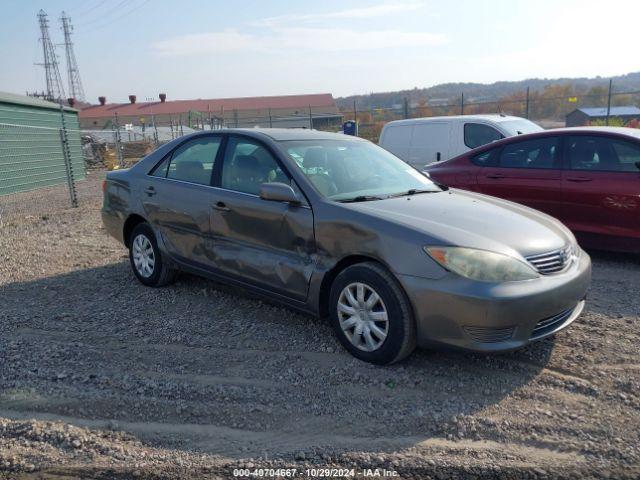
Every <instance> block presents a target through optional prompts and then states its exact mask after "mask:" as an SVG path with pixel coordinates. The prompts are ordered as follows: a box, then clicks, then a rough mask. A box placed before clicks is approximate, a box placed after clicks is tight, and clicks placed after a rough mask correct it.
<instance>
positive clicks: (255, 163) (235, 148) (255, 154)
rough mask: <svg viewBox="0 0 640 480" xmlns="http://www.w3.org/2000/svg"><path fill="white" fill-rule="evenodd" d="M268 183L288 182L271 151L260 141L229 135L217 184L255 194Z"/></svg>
mask: <svg viewBox="0 0 640 480" xmlns="http://www.w3.org/2000/svg"><path fill="white" fill-rule="evenodd" d="M267 182H282V183H287V184H291V182H290V179H289V177H288V175H287V174H286V173H285V172H284V171H283V170H282V169H281V168H280V166H279V165H278V162H276V160H275V159H274V158H273V156H272V155H271V153H269V151H268V150H267V149H266V148H265V147H264V146H263V145H261V144H260V143H258V142H255V141H253V140H249V139H246V138H241V137H230V138H229V141H228V143H227V149H226V151H225V155H224V160H223V163H222V178H221V182H220V186H221V187H222V188H226V189H229V190H235V191H237V192H243V193H251V194H253V195H258V194H259V193H260V185H262V184H263V183H267Z"/></svg>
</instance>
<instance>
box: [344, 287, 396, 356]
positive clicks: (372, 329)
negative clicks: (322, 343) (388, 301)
mask: <svg viewBox="0 0 640 480" xmlns="http://www.w3.org/2000/svg"><path fill="white" fill-rule="evenodd" d="M338 320H339V321H340V327H341V328H342V331H343V332H344V334H345V335H346V336H347V338H348V339H349V341H350V342H351V343H352V344H353V345H354V346H355V347H357V348H359V349H360V350H364V351H365V352H373V351H374V350H377V349H379V348H380V347H381V346H382V344H383V343H384V341H385V339H386V338H387V334H388V333H389V316H388V315H387V308H386V307H385V305H384V302H383V301H382V298H380V296H379V295H378V294H377V293H376V291H375V290H374V289H373V288H371V287H370V286H369V285H366V284H364V283H360V282H357V283H350V284H349V285H347V286H346V287H344V289H343V290H342V293H340V298H338Z"/></svg>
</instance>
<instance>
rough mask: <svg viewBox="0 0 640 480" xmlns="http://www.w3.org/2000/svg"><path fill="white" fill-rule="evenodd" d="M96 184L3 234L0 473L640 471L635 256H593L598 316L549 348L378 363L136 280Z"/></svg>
mask: <svg viewBox="0 0 640 480" xmlns="http://www.w3.org/2000/svg"><path fill="white" fill-rule="evenodd" d="M99 180H100V178H99V175H97V176H94V178H93V180H89V181H87V183H86V185H84V186H83V188H85V189H86V190H87V191H94V192H95V195H93V196H87V198H86V199H84V200H83V202H82V203H81V206H80V208H78V209H68V208H66V207H61V208H58V209H57V210H52V211H49V212H47V213H46V214H38V215H36V214H31V215H15V216H13V217H11V218H5V221H4V222H3V224H2V226H1V227H0V326H1V327H2V334H1V335H0V358H1V362H0V477H2V476H5V477H8V478H28V477H37V478H52V479H53V478H55V479H62V478H65V479H66V478H76V477H83V478H203V477H206V478H230V477H233V469H234V468H238V467H240V468H260V467H264V468H266V467H271V468H297V469H298V472H303V473H304V472H305V469H306V468H311V467H336V468H337V467H343V468H355V469H356V471H355V473H356V474H358V473H359V472H362V469H363V468H379V469H386V470H389V471H394V472H396V473H397V474H398V475H399V476H400V477H402V478H438V479H442V478H468V479H472V478H514V479H522V478H603V477H605V478H607V477H608V478H616V479H617V478H638V476H640V439H639V433H638V432H639V431H640V395H639V394H638V392H639V387H640V363H639V361H638V340H639V337H640V324H639V322H638V318H639V316H640V304H639V303H638V300H637V299H638V291H639V290H640V259H639V258H638V257H637V256H635V257H634V256H628V255H614V254H603V253H595V252H592V255H593V259H594V280H593V287H592V291H591V293H590V299H589V302H588V307H587V309H586V311H585V313H584V314H583V315H582V316H581V318H579V319H578V320H577V321H576V322H575V323H574V324H573V326H572V327H570V328H569V329H567V330H565V331H564V332H562V333H560V334H558V335H557V336H556V337H555V338H552V339H547V340H544V341H541V342H538V343H535V344H533V345H531V346H529V347H528V348H526V349H523V350H520V351H518V352H515V353H511V354H506V355H497V356H485V355H472V354H466V353H451V352H435V351H419V352H416V353H415V354H414V355H412V356H411V357H410V358H409V359H408V360H407V361H405V362H403V363H401V364H399V365H394V366H391V367H376V366H372V365H368V364H365V363H362V362H359V361H357V360H355V359H353V358H352V357H351V356H349V355H348V354H347V353H346V352H345V351H344V350H343V349H342V348H341V347H340V346H339V344H338V343H337V341H336V339H335V338H334V337H333V335H332V333H331V330H330V327H329V325H328V324H327V323H326V322H324V321H322V320H318V319H315V318H311V317H308V316H305V315H301V314H298V313H296V312H293V311H291V310H288V309H286V308H282V307H279V306H276V305H271V304H268V303H264V302H262V301H260V300H257V299H255V298H253V297H251V296H250V295H249V294H246V293H243V292H239V291H237V290H232V289H229V288H227V287H224V286H222V285H218V284H216V283H213V282H210V281H207V280H203V279H200V278H197V277H192V276H182V277H180V280H179V281H178V283H177V284H176V285H173V286H171V287H168V288H163V289H150V288H145V287H143V286H142V285H140V284H139V283H138V282H136V281H135V279H134V276H133V274H132V273H131V271H130V269H129V265H128V261H127V258H126V252H125V250H124V248H123V247H122V246H121V245H119V244H118V243H117V242H116V241H115V240H113V239H111V238H110V237H108V236H107V235H106V234H105V232H104V230H103V229H102V225H101V221H100V218H99V207H100V201H101V200H100V192H99ZM380 471H381V470H380ZM365 473H366V472H365Z"/></svg>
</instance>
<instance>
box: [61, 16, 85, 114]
mask: <svg viewBox="0 0 640 480" xmlns="http://www.w3.org/2000/svg"><path fill="white" fill-rule="evenodd" d="M60 22H61V23H62V32H63V33H64V50H65V52H66V54H67V78H68V81H69V95H70V96H71V98H75V99H76V100H78V101H80V102H84V101H85V97H84V89H83V88H82V81H81V80H80V71H79V70H78V63H77V62H76V54H75V53H74V52H73V42H72V41H71V32H72V31H73V26H72V25H71V18H70V17H68V16H67V14H66V13H64V12H62V15H61V16H60Z"/></svg>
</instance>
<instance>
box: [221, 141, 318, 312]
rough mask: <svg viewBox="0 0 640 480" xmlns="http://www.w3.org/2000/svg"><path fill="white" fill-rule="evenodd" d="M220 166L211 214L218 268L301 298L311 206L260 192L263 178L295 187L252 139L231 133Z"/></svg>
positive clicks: (308, 264) (307, 273)
mask: <svg viewBox="0 0 640 480" xmlns="http://www.w3.org/2000/svg"><path fill="white" fill-rule="evenodd" d="M219 170H220V177H219V179H216V180H217V181H219V188H217V189H216V190H218V191H219V195H218V200H217V202H216V204H215V205H214V209H213V213H212V218H211V233H212V239H213V244H214V251H215V264H216V266H217V268H219V269H220V270H222V271H223V272H224V273H226V274H228V275H230V276H232V277H235V278H237V279H240V280H242V281H246V282H249V283H251V284H253V285H256V286H258V287H261V288H264V289H267V290H271V291H275V292H276V293H281V294H284V295H286V296H288V297H291V298H295V299H297V300H305V299H306V297H307V290H308V286H309V280H310V278H311V272H312V270H313V264H312V258H311V255H312V253H313V252H314V245H315V242H314V233H313V213H312V211H311V208H310V207H309V206H308V205H307V204H306V203H303V204H302V205H298V206H295V205H291V204H289V203H284V202H273V201H267V200H262V199H261V198H260V197H259V191H260V185H261V184H262V183H266V182H283V183H289V184H292V186H293V187H294V189H295V188H297V187H295V185H293V182H292V181H291V180H290V178H289V176H288V174H287V173H286V172H285V171H284V170H283V169H282V167H281V166H280V165H279V163H278V162H277V160H276V159H275V157H274V156H273V155H272V154H271V152H270V151H269V150H268V149H267V148H266V147H265V146H264V145H262V144H261V143H260V142H257V141H255V140H253V139H249V138H245V137H242V136H230V137H229V139H228V142H227V148H226V152H225V155H224V158H223V161H222V165H221V168H220V169H219ZM300 198H301V199H303V197H302V195H300ZM303 201H304V199H303Z"/></svg>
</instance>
